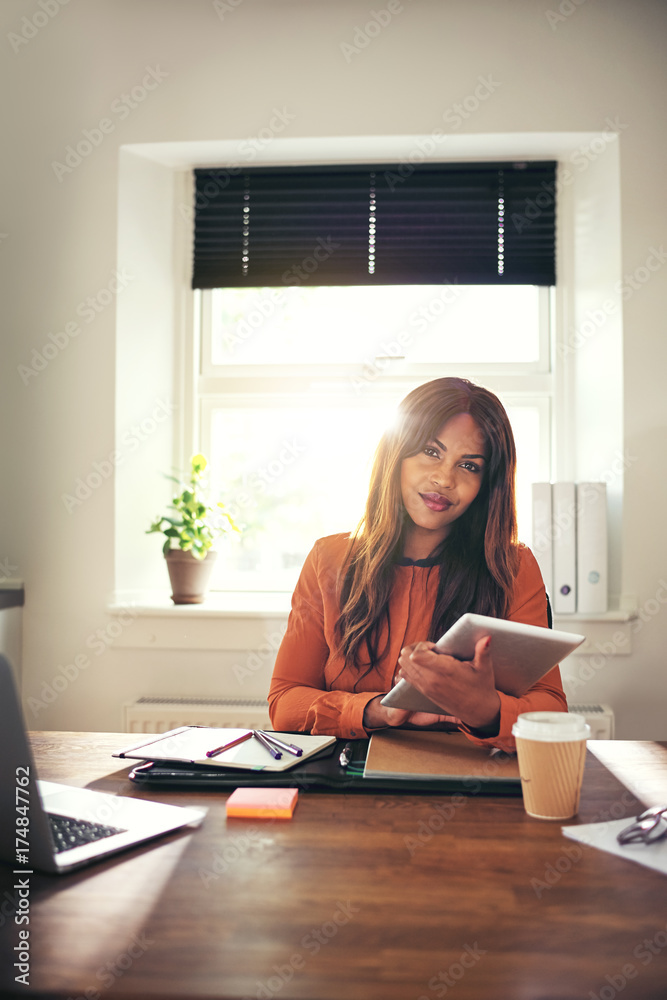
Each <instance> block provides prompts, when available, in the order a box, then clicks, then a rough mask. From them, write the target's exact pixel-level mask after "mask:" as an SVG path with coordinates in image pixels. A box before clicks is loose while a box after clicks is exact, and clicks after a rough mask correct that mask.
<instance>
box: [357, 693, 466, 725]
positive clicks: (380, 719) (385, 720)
mask: <svg viewBox="0 0 667 1000" xmlns="http://www.w3.org/2000/svg"><path fill="white" fill-rule="evenodd" d="M382 698H384V695H383V694H379V695H377V696H376V697H375V698H373V699H372V700H371V701H369V702H368V704H367V705H366V708H365V709H364V720H363V722H364V729H365V730H366V731H367V732H368V731H370V730H373V729H386V728H387V727H390V726H405V725H406V724H409V725H411V726H434V725H436V724H437V723H439V722H445V721H448V716H446V715H431V714H430V713H429V712H410V711H408V710H407V709H404V708H388V707H387V706H386V705H382V704H380V702H381V700H382Z"/></svg>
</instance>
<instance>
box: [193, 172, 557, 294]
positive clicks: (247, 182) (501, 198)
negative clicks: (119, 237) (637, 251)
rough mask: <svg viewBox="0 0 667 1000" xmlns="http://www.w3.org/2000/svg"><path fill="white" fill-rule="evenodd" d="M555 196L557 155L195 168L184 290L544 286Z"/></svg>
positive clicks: (550, 261) (549, 270) (549, 277)
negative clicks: (189, 269)
mask: <svg viewBox="0 0 667 1000" xmlns="http://www.w3.org/2000/svg"><path fill="white" fill-rule="evenodd" d="M555 203H556V164H555V162H546V163H545V162H539V163H536V162H528V163H524V162H522V163H514V162H511V163H466V164H460V163H459V164H437V165H432V164H430V165H428V166H419V167H412V166H408V165H406V164H397V165H391V164H382V165H375V166H364V167H358V166H355V167H312V168H294V167H281V168H272V169H268V168H267V169H261V168H256V169H251V168H239V167H237V168H233V167H232V168H222V167H221V168H218V169H216V168H210V169H200V170H195V239H194V267H193V279H192V285H193V288H221V287H243V286H248V287H260V286H280V285H304V284H308V285H386V284H392V285H393V284H420V285H422V284H442V283H443V282H452V283H454V282H456V283H458V284H510V285H515V284H530V285H553V284H555V280H556V274H555V219H556V212H555Z"/></svg>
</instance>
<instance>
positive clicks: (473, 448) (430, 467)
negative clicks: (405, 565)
mask: <svg viewBox="0 0 667 1000" xmlns="http://www.w3.org/2000/svg"><path fill="white" fill-rule="evenodd" d="M487 458H488V448H487V445H486V441H485V438H484V435H483V434H482V431H481V430H480V428H479V425H478V424H477V423H476V422H475V421H474V420H473V418H472V417H471V416H470V414H469V413H459V414H458V415H457V416H455V417H451V419H450V420H448V421H447V422H446V423H445V424H443V425H442V427H441V428H440V429H439V430H438V431H437V433H436V434H435V436H434V437H433V439H432V440H431V441H429V442H428V443H427V444H426V446H425V447H424V448H422V450H421V451H420V452H418V453H417V454H416V455H412V456H411V457H410V458H404V459H403V461H402V463H401V494H402V497H403V504H404V506H405V509H406V511H407V513H408V516H409V519H410V520H409V522H408V527H407V537H408V540H409V541H410V542H411V543H412V545H411V548H412V549H413V550H414V549H415V547H416V548H417V549H418V550H419V552H421V553H423V555H417V556H415V555H411V558H426V557H427V556H428V555H429V554H430V553H431V552H433V550H434V549H436V548H437V546H438V545H439V544H440V543H441V542H442V541H443V540H444V539H445V538H446V537H447V535H448V534H449V532H450V530H451V526H452V524H453V523H454V521H456V520H458V518H459V517H461V516H462V515H463V514H465V512H466V511H467V509H468V507H469V506H470V504H471V503H472V502H473V500H474V499H475V497H476V496H477V494H478V493H479V491H480V489H481V486H482V482H483V479H484V469H485V466H486V462H487ZM407 548H408V546H406V550H407ZM406 554H408V553H407V551H406Z"/></svg>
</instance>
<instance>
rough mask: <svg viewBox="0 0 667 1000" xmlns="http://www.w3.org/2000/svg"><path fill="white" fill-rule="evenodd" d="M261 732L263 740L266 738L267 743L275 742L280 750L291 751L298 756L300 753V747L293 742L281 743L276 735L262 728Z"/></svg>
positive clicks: (301, 749) (301, 751) (301, 750)
mask: <svg viewBox="0 0 667 1000" xmlns="http://www.w3.org/2000/svg"><path fill="white" fill-rule="evenodd" d="M261 733H262V736H263V737H264V739H265V740H268V741H269V743H273V744H275V746H277V747H278V748H279V749H280V750H286V751H287V753H293V754H294V756H295V757H300V756H301V755H302V753H303V748H302V747H297V746H295V745H294V743H283V741H282V740H279V739H278V737H277V736H274V735H273V733H267V732H265V731H264V730H263V729H262V730H261Z"/></svg>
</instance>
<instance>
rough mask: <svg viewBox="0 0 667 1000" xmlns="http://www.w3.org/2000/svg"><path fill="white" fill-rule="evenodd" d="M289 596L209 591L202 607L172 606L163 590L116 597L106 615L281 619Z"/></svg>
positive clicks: (287, 604) (286, 608)
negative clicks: (129, 614) (128, 613)
mask: <svg viewBox="0 0 667 1000" xmlns="http://www.w3.org/2000/svg"><path fill="white" fill-rule="evenodd" d="M291 597H292V595H291V593H288V592H280V591H264V592H260V591H231V590H214V591H210V592H209V593H208V594H207V595H206V598H205V600H204V602H203V603H202V604H174V603H173V601H172V600H171V598H170V597H169V596H168V595H167V594H166V593H165V592H164V591H155V592H152V591H142V592H140V593H137V592H131V591H128V592H125V593H124V594H122V595H121V594H116V595H115V598H114V600H113V601H112V602H111V603H110V604H109V606H108V608H107V610H108V612H109V614H111V615H114V616H118V615H120V614H126V613H127V612H128V609H129V610H130V613H131V614H133V615H134V616H135V617H140V618H171V617H173V618H255V617H261V618H266V617H271V618H273V617H282V616H283V615H285V616H286V615H288V614H289V610H290V601H291Z"/></svg>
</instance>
